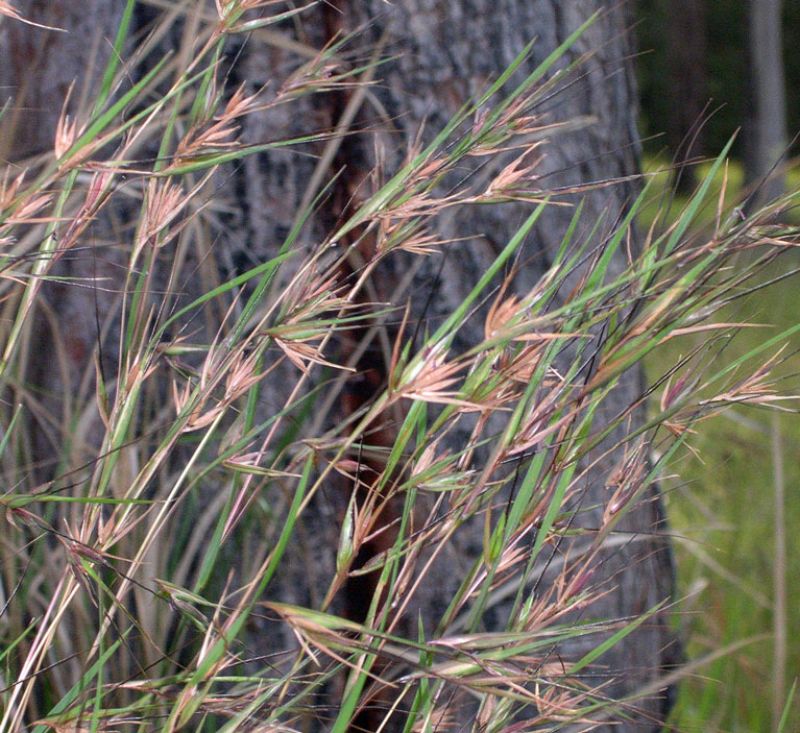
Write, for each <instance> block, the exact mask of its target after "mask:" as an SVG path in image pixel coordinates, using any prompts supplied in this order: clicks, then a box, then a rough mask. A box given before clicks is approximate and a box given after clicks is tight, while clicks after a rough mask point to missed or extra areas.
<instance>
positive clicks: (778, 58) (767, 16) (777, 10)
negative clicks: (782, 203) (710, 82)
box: [745, 0, 787, 201]
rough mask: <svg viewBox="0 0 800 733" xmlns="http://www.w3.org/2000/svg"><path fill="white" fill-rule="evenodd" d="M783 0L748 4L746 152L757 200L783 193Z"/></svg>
mask: <svg viewBox="0 0 800 733" xmlns="http://www.w3.org/2000/svg"><path fill="white" fill-rule="evenodd" d="M781 6H782V3H781V1H780V0H764V1H763V2H762V0H758V1H756V0H751V2H750V3H749V11H750V12H749V23H750V33H749V38H750V48H749V52H750V64H751V77H750V85H751V98H752V107H751V109H752V116H751V119H750V121H749V133H750V134H749V140H748V145H747V149H746V151H745V166H746V171H745V173H746V179H747V180H748V181H749V182H750V183H751V184H758V185H759V191H758V196H757V198H758V200H760V201H772V200H774V199H775V198H777V197H778V196H780V195H781V194H782V193H783V191H784V186H785V182H784V174H783V171H782V170H781V168H780V166H781V161H782V159H783V158H784V156H785V155H786V145H787V132H786V82H785V79H784V67H783V31H782V20H781Z"/></svg>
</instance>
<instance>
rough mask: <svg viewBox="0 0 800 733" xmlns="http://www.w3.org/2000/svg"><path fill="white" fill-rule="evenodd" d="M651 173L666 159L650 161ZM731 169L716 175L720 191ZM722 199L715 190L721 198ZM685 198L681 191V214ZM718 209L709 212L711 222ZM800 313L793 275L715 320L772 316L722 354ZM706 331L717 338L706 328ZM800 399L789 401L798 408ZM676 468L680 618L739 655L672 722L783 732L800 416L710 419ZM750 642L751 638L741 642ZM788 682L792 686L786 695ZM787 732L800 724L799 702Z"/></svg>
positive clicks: (671, 494)
mask: <svg viewBox="0 0 800 733" xmlns="http://www.w3.org/2000/svg"><path fill="white" fill-rule="evenodd" d="M646 168H647V169H648V170H651V171H653V170H655V169H657V168H658V165H657V164H656V163H655V162H653V161H650V162H649V163H648V165H647V166H646ZM655 175H656V181H655V184H656V189H657V190H656V195H655V196H654V201H653V203H652V205H651V206H650V207H649V208H648V209H647V210H646V211H645V213H644V215H643V217H642V219H643V220H642V222H641V223H642V225H643V226H649V224H650V223H651V222H652V219H653V217H654V216H655V214H656V212H657V210H658V206H659V202H661V204H662V205H663V202H664V201H665V200H668V197H669V175H668V174H667V173H658V174H655ZM742 179H743V176H742V171H741V166H739V165H737V164H734V163H732V164H731V165H730V167H729V174H728V190H727V195H726V200H727V202H728V203H729V204H730V203H733V202H735V201H736V199H737V197H738V196H739V194H740V191H741V185H742ZM721 182H722V176H721V175H720V176H718V177H717V180H715V181H714V187H715V189H716V193H717V196H718V194H719V190H720V187H721ZM788 185H789V186H792V187H794V190H797V188H800V173H799V172H798V171H797V170H796V169H795V170H794V171H793V172H792V174H791V175H790V176H789V184H788ZM715 198H716V197H712V199H715ZM685 203H686V200H685V199H684V200H681V199H680V198H677V199H676V200H675V202H674V204H673V206H672V212H673V215H677V213H679V212H680V211H681V207H682V206H683V205H684V204H685ZM714 216H715V212H714V211H712V210H711V209H710V208H709V209H708V210H707V211H706V212H705V220H706V221H708V222H709V223H711V222H712V221H713V218H714ZM794 268H800V252H798V255H797V256H794V255H793V254H789V255H787V256H785V257H782V258H781V259H780V260H779V262H778V263H777V264H775V265H774V266H773V267H772V269H771V271H770V272H765V273H764V279H765V280H768V279H771V278H775V277H778V276H780V275H782V274H784V273H786V272H788V271H790V270H792V269H794ZM798 319H800V279H798V277H797V276H791V277H788V278H787V279H785V280H783V281H782V282H779V283H777V284H774V285H772V286H770V287H768V288H766V289H764V290H761V291H759V292H758V293H755V294H752V295H750V296H748V297H745V298H742V299H741V300H739V301H737V302H736V303H735V304H732V305H731V306H730V307H729V309H728V312H726V313H723V314H717V315H716V316H715V318H714V320H715V321H718V322H719V321H726V322H749V323H760V324H769V325H768V326H766V327H765V328H743V329H741V330H740V331H739V332H738V333H737V334H736V335H735V336H734V337H733V338H730V339H726V340H724V341H722V340H721V341H720V344H719V348H720V349H722V350H723V351H722V354H721V358H724V359H725V361H730V360H731V359H733V358H734V357H735V356H738V355H740V354H744V353H747V352H748V351H749V350H750V349H752V348H754V347H755V346H756V345H757V344H759V343H761V342H763V341H764V340H766V339H767V338H769V337H771V336H772V335H773V334H776V333H779V332H780V331H781V330H782V329H785V328H787V327H789V326H792V325H794V324H795V323H797V322H798ZM705 337H706V338H707V337H708V335H707V334H706V335H705ZM702 338H704V336H703V335H702V334H701V335H698V336H696V337H686V338H685V339H683V340H682V341H681V342H680V343H670V344H668V345H665V346H664V347H662V348H661V349H660V350H659V351H657V352H656V353H655V354H654V355H653V356H652V357H651V358H650V360H649V363H648V364H647V370H648V377H649V378H650V380H651V381H653V380H655V379H657V378H658V377H659V376H660V375H661V374H662V373H663V371H664V369H665V368H666V366H667V365H669V364H671V363H674V362H675V361H676V360H677V359H678V358H679V357H680V356H681V355H686V354H688V353H689V352H690V351H691V348H692V346H693V345H695V344H697V343H698V342H699V340H700V339H702ZM799 350H800V339H797V338H795V340H794V341H793V342H792V343H790V344H788V345H787V347H786V349H785V351H784V352H783V357H784V361H783V363H782V364H781V365H780V366H779V367H778V368H777V370H776V373H777V374H779V375H781V377H782V380H783V381H781V382H780V389H781V390H782V391H789V392H791V393H793V394H798V393H800V380H798V379H797V375H798V374H800V354H798V351H799ZM797 404H798V403H788V404H787V405H786V407H792V408H794V407H795V406H797ZM778 464H780V467H782V471H783V474H784V485H785V500H784V502H783V505H782V506H781V507H779V508H778V509H777V510H776V476H777V475H778V474H779V472H780V470H781V469H780V467H779V465H778ZM675 473H676V474H679V475H676V476H674V477H670V478H668V479H667V480H666V481H665V482H664V485H663V488H664V492H665V494H666V502H667V506H668V511H669V516H670V520H671V531H672V533H673V534H674V536H675V548H676V555H677V568H678V582H679V593H680V604H679V610H680V614H681V618H680V625H681V628H682V630H683V633H684V638H685V639H686V641H687V651H688V656H689V658H690V659H700V658H702V657H705V656H706V655H714V653H715V652H717V651H718V650H722V649H726V648H728V649H729V650H730V651H729V653H727V654H725V655H723V656H720V657H719V658H717V659H715V660H714V661H712V662H710V663H708V664H705V665H703V666H702V667H699V668H698V669H696V670H695V674H693V676H691V677H690V678H688V679H686V680H685V681H684V682H683V683H682V684H681V686H680V691H679V695H678V702H677V706H676V709H675V711H674V714H673V718H672V720H671V722H672V724H673V726H674V728H673V729H674V730H679V731H691V732H694V731H698V732H699V731H703V732H709V733H713V732H714V731H741V732H742V733H744V732H745V731H746V732H747V733H752V732H754V731H769V730H774V727H773V720H772V716H773V712H772V710H773V705H774V704H776V703H774V700H775V698H776V694H777V695H779V696H780V699H781V701H782V703H781V705H783V702H785V701H786V698H787V696H788V691H789V688H791V685H792V683H793V681H794V680H795V678H796V677H797V676H798V674H799V673H800V644H798V643H797V641H796V639H797V638H798V636H799V635H800V584H798V583H797V582H796V581H795V580H794V579H796V578H798V577H800V555H798V552H797V550H798V547H797V541H796V537H797V535H798V531H800V502H798V498H799V497H798V486H800V419H798V416H797V415H796V414H793V413H792V414H789V413H783V414H778V413H776V412H774V411H771V410H767V409H760V410H758V409H753V408H748V409H734V410H732V411H730V412H728V413H727V414H726V415H724V416H722V417H717V418H714V419H712V420H709V421H707V422H704V423H702V424H701V427H700V430H699V431H698V433H697V435H695V436H693V437H692V439H691V440H690V450H687V451H685V452H684V454H683V456H682V458H681V460H680V462H679V464H678V465H677V466H676V471H675ZM782 537H783V538H785V540H784V541H785V543H786V546H787V560H786V562H785V564H784V565H783V566H782V567H781V568H780V576H781V577H782V578H783V580H782V583H783V587H784V588H785V591H786V594H787V598H786V609H787V619H786V622H785V624H784V626H783V628H784V630H785V633H786V639H785V640H783V641H780V640H779V641H777V642H776V637H775V636H774V633H773V632H774V630H775V613H774V608H775V599H776V595H777V591H778V589H779V586H780V583H776V571H775V568H776V556H777V549H776V548H777V545H778V543H779V542H780V538H782ZM742 642H747V643H742ZM776 654H778V655H779V658H780V655H781V654H784V655H785V657H786V659H785V670H786V679H785V683H784V684H783V685H781V684H780V682H778V684H777V686H776V684H775V668H774V660H775V655H776ZM778 687H781V688H782V691H781V692H777V688H778ZM783 730H784V731H797V730H800V705H799V704H798V700H797V698H795V699H794V702H793V704H792V706H791V713H790V717H789V719H788V721H787V722H786V725H785V727H784V728H783Z"/></svg>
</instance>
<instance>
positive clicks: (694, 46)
mask: <svg viewBox="0 0 800 733" xmlns="http://www.w3.org/2000/svg"><path fill="white" fill-rule="evenodd" d="M666 6H667V7H666V12H665V17H666V20H667V27H666V34H667V39H668V43H667V49H668V53H669V68H668V70H667V80H668V84H667V96H668V98H669V99H670V100H672V103H671V104H670V106H669V115H668V117H667V120H666V135H667V145H668V146H669V149H670V150H671V151H672V152H673V155H674V156H675V157H676V159H677V164H678V166H679V168H678V171H677V173H678V185H679V188H680V189H681V190H682V191H684V192H688V191H691V189H692V188H693V184H694V178H695V177H694V175H693V169H692V168H690V167H685V166H682V165H681V164H682V163H683V162H684V161H688V160H691V159H692V158H696V157H697V156H702V155H703V153H704V145H703V137H704V136H703V125H704V120H703V113H704V111H705V110H706V107H707V103H708V90H707V70H706V58H707V43H706V5H705V2H704V0H679V2H671V3H666Z"/></svg>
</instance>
